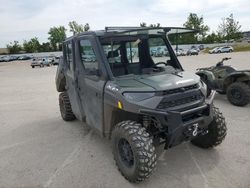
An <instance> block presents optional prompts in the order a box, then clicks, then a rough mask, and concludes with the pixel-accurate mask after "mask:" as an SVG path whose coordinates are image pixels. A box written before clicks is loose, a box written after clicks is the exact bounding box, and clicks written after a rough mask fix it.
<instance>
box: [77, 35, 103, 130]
mask: <svg viewBox="0 0 250 188" xmlns="http://www.w3.org/2000/svg"><path fill="white" fill-rule="evenodd" d="M78 45H79V47H78V49H79V55H78V57H79V61H80V62H81V63H77V66H78V67H77V69H78V70H77V71H78V77H77V79H78V87H77V89H78V92H79V95H80V99H81V105H82V109H83V110H84V114H85V116H86V122H87V124H88V125H90V126H91V127H94V128H95V129H97V130H98V131H100V132H102V130H103V129H102V128H103V90H104V89H103V88H104V85H105V83H106V81H105V79H103V76H102V75H103V70H102V68H101V66H100V62H101V57H100V54H99V53H98V48H97V45H96V42H95V40H94V38H91V37H85V38H84V37H83V38H80V39H79V40H78Z"/></svg>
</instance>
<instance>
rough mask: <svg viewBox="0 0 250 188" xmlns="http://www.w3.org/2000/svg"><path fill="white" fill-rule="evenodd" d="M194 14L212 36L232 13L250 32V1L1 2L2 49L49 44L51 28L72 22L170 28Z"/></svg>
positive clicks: (97, 26)
mask: <svg viewBox="0 0 250 188" xmlns="http://www.w3.org/2000/svg"><path fill="white" fill-rule="evenodd" d="M191 12H192V13H197V14H198V16H203V17H204V23H205V24H206V25H208V26H209V27H210V32H212V31H216V30H217V27H218V25H219V24H220V23H221V22H222V18H224V17H228V16H229V15H230V14H231V13H233V15H234V18H235V19H236V20H237V21H239V23H240V25H242V29H241V30H242V31H249V30H250V22H249V19H250V2H249V0H155V1H153V0H0V47H5V46H6V44H8V43H9V42H12V41H14V40H18V41H19V42H20V43H22V42H23V40H25V39H26V40H29V39H30V38H33V37H38V39H39V41H41V42H47V40H48V31H49V28H50V27H53V26H60V25H63V26H65V27H66V28H67V29H68V23H69V22H70V21H73V20H75V21H76V22H78V23H81V24H85V23H89V24H90V28H91V30H99V29H104V27H105V26H139V24H140V23H141V22H146V23H148V24H150V23H160V24H161V26H169V27H170V26H183V23H184V22H185V21H186V20H187V16H188V15H189V13H191ZM68 30H69V29H68ZM70 35H71V33H70V32H69V31H68V32H67V36H70Z"/></svg>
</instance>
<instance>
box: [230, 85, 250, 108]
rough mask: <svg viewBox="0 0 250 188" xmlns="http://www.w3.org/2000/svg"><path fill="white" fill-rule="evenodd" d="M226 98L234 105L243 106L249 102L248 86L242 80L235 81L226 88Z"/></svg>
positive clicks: (249, 88)
mask: <svg viewBox="0 0 250 188" xmlns="http://www.w3.org/2000/svg"><path fill="white" fill-rule="evenodd" d="M227 99H228V100H229V102H230V103H231V104H233V105H236V106H245V105H247V104H248V103H249V102H250V86H249V85H247V84H245V83H243V82H235V83H233V84H231V85H229V86H228V88H227Z"/></svg>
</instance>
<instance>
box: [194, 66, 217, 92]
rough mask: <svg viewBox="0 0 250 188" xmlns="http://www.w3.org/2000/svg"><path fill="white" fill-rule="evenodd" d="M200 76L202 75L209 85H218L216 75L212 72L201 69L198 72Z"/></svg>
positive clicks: (212, 86) (213, 86) (202, 78)
mask: <svg viewBox="0 0 250 188" xmlns="http://www.w3.org/2000/svg"><path fill="white" fill-rule="evenodd" d="M196 74H197V75H198V76H200V78H201V80H202V81H204V82H205V83H206V84H207V86H208V87H210V88H212V89H214V88H215V87H216V84H215V76H214V74H213V73H212V72H210V71H207V70H199V71H198V72H196Z"/></svg>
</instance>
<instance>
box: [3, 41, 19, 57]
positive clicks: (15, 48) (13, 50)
mask: <svg viewBox="0 0 250 188" xmlns="http://www.w3.org/2000/svg"><path fill="white" fill-rule="evenodd" d="M6 47H7V48H8V50H9V52H10V53H11V54H17V53H19V52H20V51H21V50H22V47H21V45H20V44H19V42H18V41H14V42H13V43H12V42H11V43H10V44H7V46H6Z"/></svg>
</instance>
